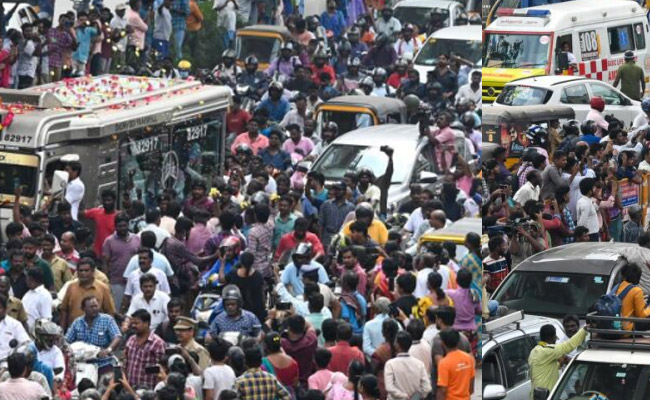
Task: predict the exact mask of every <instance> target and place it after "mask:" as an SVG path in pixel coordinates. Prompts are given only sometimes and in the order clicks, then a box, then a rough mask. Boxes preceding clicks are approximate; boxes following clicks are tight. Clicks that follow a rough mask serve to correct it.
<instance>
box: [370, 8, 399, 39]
mask: <svg viewBox="0 0 650 400" xmlns="http://www.w3.org/2000/svg"><path fill="white" fill-rule="evenodd" d="M375 28H376V29H377V34H378V35H379V34H380V33H383V34H384V35H386V36H388V40H389V41H391V42H392V41H393V40H395V36H396V35H397V34H398V33H399V32H400V31H401V30H402V24H401V23H400V22H399V20H398V19H397V18H395V17H393V9H392V8H391V7H390V6H385V7H384V8H383V10H381V18H377V19H376V20H375Z"/></svg>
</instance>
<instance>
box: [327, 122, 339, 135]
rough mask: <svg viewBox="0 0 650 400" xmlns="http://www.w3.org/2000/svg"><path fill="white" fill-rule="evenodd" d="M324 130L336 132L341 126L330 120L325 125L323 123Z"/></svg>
mask: <svg viewBox="0 0 650 400" xmlns="http://www.w3.org/2000/svg"><path fill="white" fill-rule="evenodd" d="M323 130H324V131H330V132H334V133H335V134H336V133H337V132H338V131H339V126H338V125H337V123H336V122H334V121H330V122H327V123H326V124H325V125H323Z"/></svg>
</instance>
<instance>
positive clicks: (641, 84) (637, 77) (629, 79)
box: [613, 50, 645, 101]
mask: <svg viewBox="0 0 650 400" xmlns="http://www.w3.org/2000/svg"><path fill="white" fill-rule="evenodd" d="M624 57H625V64H623V65H621V66H620V67H618V71H617V72H616V79H614V84H613V85H614V87H617V86H618V83H619V82H621V92H623V93H624V94H625V95H626V96H627V97H629V98H631V99H632V100H636V101H640V100H641V97H643V93H644V92H645V77H644V74H643V68H641V67H639V66H638V65H636V62H635V61H634V60H635V57H634V52H633V51H632V50H628V51H626V52H625V56H624Z"/></svg>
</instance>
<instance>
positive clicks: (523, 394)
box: [481, 311, 566, 400]
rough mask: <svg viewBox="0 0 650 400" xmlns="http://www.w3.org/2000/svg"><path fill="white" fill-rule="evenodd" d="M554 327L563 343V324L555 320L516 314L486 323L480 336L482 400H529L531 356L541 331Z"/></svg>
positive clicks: (519, 312)
mask: <svg viewBox="0 0 650 400" xmlns="http://www.w3.org/2000/svg"><path fill="white" fill-rule="evenodd" d="M546 324H551V325H553V326H554V327H555V330H556V331H557V336H558V338H559V339H560V341H564V340H565V339H566V335H565V334H564V329H563V328H562V324H561V323H560V322H559V321H558V320H556V319H552V318H545V317H536V316H526V317H524V313H523V311H517V312H514V313H512V314H508V315H506V316H504V317H501V318H498V319H495V320H494V321H489V322H486V323H485V324H484V325H483V330H482V332H481V344H482V354H483V366H482V374H483V376H482V378H483V400H500V399H507V400H530V391H531V389H530V368H529V366H528V356H529V355H530V352H531V350H533V348H534V347H535V346H536V345H537V342H539V330H540V329H541V328H542V326H544V325H546Z"/></svg>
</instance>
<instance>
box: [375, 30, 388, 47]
mask: <svg viewBox="0 0 650 400" xmlns="http://www.w3.org/2000/svg"><path fill="white" fill-rule="evenodd" d="M387 43H388V36H386V34H385V33H380V34H379V35H377V37H376V38H375V44H376V45H377V46H380V47H381V46H385V45H386V44H387Z"/></svg>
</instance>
